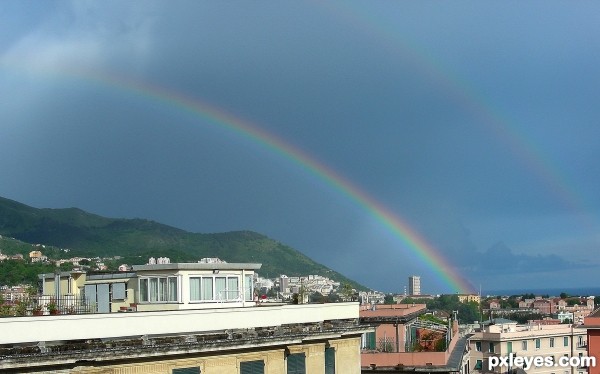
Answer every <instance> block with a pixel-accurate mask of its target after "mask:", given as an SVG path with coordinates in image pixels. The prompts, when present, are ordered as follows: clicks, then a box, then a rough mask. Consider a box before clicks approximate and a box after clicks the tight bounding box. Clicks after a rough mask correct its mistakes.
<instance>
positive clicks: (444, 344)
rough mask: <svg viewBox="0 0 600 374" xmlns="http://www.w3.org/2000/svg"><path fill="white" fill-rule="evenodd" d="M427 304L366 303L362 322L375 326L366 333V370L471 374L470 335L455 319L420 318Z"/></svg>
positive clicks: (361, 312) (363, 355)
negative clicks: (461, 332) (463, 334)
mask: <svg viewBox="0 0 600 374" xmlns="http://www.w3.org/2000/svg"><path fill="white" fill-rule="evenodd" d="M426 312H427V310H426V306H425V305H424V304H415V305H408V304H395V305H373V306H370V307H369V306H363V308H362V310H361V311H360V322H361V324H366V325H375V326H376V328H375V331H374V332H371V333H366V334H364V335H363V339H362V343H361V347H362V350H361V362H362V364H361V365H362V372H363V373H379V372H385V373H415V372H417V373H418V372H422V373H431V372H436V373H451V372H452V373H459V372H460V373H462V374H467V373H468V368H469V364H468V354H467V352H466V351H465V348H466V345H467V338H466V337H461V336H459V334H458V325H457V324H456V323H455V322H449V323H448V324H446V323H443V324H440V323H435V322H432V321H431V320H427V319H420V318H419V317H420V316H423V315H424V314H425V313H426Z"/></svg>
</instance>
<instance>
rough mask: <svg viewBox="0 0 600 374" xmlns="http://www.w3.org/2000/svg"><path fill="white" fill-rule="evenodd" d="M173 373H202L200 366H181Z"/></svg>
mask: <svg viewBox="0 0 600 374" xmlns="http://www.w3.org/2000/svg"><path fill="white" fill-rule="evenodd" d="M173 374H200V368H199V367H196V368H181V369H173Z"/></svg>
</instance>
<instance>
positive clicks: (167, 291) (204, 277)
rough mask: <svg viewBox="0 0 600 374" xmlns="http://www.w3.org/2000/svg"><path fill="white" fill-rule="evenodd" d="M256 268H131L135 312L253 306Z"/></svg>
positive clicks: (183, 265)
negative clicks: (133, 281)
mask: <svg viewBox="0 0 600 374" xmlns="http://www.w3.org/2000/svg"><path fill="white" fill-rule="evenodd" d="M260 267H261V264H254V263H173V264H156V265H134V266H133V272H134V273H135V274H136V275H137V279H136V280H135V284H133V285H132V286H133V287H132V289H134V292H135V293H136V297H135V303H136V304H137V310H138V311H152V310H181V309H201V308H219V307H249V306H254V305H255V304H254V297H253V296H254V275H255V271H256V270H258V269H260Z"/></svg>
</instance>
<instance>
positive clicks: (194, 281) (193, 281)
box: [190, 278, 200, 301]
mask: <svg viewBox="0 0 600 374" xmlns="http://www.w3.org/2000/svg"><path fill="white" fill-rule="evenodd" d="M190 300H192V301H197V300H200V278H190Z"/></svg>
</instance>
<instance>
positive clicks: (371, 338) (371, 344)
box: [367, 332, 377, 349]
mask: <svg viewBox="0 0 600 374" xmlns="http://www.w3.org/2000/svg"><path fill="white" fill-rule="evenodd" d="M367 341H368V348H369V349H375V348H377V341H376V339H375V332H368V333H367Z"/></svg>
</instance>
